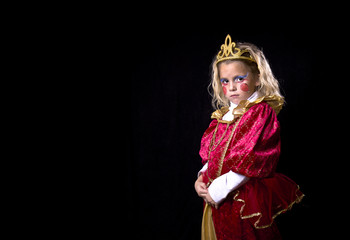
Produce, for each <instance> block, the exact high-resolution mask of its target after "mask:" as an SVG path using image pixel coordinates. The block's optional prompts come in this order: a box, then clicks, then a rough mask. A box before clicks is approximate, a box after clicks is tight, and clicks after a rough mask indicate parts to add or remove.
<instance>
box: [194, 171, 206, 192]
mask: <svg viewBox="0 0 350 240" xmlns="http://www.w3.org/2000/svg"><path fill="white" fill-rule="evenodd" d="M194 189H196V192H197V194H198V196H200V197H201V198H203V197H205V196H206V195H207V193H208V189H207V187H206V186H205V183H204V182H203V177H202V175H200V176H199V177H198V179H197V181H196V182H195V183H194Z"/></svg>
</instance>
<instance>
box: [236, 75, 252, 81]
mask: <svg viewBox="0 0 350 240" xmlns="http://www.w3.org/2000/svg"><path fill="white" fill-rule="evenodd" d="M248 74H249V73H247V74H246V75H244V76H237V77H235V78H234V80H235V82H242V81H243V80H244V79H245V78H247V77H248Z"/></svg>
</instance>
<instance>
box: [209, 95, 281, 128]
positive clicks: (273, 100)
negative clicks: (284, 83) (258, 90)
mask: <svg viewBox="0 0 350 240" xmlns="http://www.w3.org/2000/svg"><path fill="white" fill-rule="evenodd" d="M263 101H264V102H266V103H267V104H269V105H270V107H271V108H272V109H273V110H275V112H276V114H278V113H279V112H280V111H281V109H282V107H283V103H284V100H283V98H282V97H279V96H276V95H271V96H263V97H260V98H258V99H256V100H255V101H254V102H250V101H249V100H242V101H240V103H239V104H238V106H237V107H236V108H235V109H233V111H232V114H233V116H234V118H233V120H232V121H225V120H222V117H223V116H224V115H225V114H226V113H227V112H228V111H229V107H227V106H225V107H222V108H220V109H218V110H216V111H215V112H213V113H212V114H211V118H212V119H217V120H218V122H220V123H233V122H234V121H236V118H237V117H239V116H242V115H243V114H244V113H246V112H247V111H248V110H249V108H251V107H252V106H254V105H256V104H258V103H261V102H263Z"/></svg>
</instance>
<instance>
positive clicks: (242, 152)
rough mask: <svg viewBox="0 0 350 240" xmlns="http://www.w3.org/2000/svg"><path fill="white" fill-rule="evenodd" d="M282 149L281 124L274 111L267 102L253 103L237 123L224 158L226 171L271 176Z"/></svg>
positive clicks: (260, 176)
mask: <svg viewBox="0 0 350 240" xmlns="http://www.w3.org/2000/svg"><path fill="white" fill-rule="evenodd" d="M280 150H281V142H280V126H279V122H278V120H277V115H276V113H275V111H274V110H273V109H272V108H271V107H270V106H269V105H268V104H267V103H260V104H257V105H254V106H253V107H251V108H250V109H249V110H248V111H247V112H246V113H245V114H244V115H243V116H242V119H241V120H240V122H239V123H238V125H237V128H236V130H235V133H234V136H233V139H232V141H231V143H230V147H229V149H228V152H227V155H226V157H225V160H226V164H225V165H226V168H227V169H226V172H227V171H229V170H231V171H233V172H236V173H239V174H242V175H245V176H247V177H258V178H264V177H268V176H271V175H273V173H274V171H275V168H276V165H277V162H278V159H279V156H280Z"/></svg>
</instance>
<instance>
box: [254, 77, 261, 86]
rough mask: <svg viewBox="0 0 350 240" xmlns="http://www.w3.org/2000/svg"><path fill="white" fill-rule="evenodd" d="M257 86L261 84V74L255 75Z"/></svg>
mask: <svg viewBox="0 0 350 240" xmlns="http://www.w3.org/2000/svg"><path fill="white" fill-rule="evenodd" d="M254 80H255V86H256V87H257V86H259V85H260V74H256V75H255V79H254Z"/></svg>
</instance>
